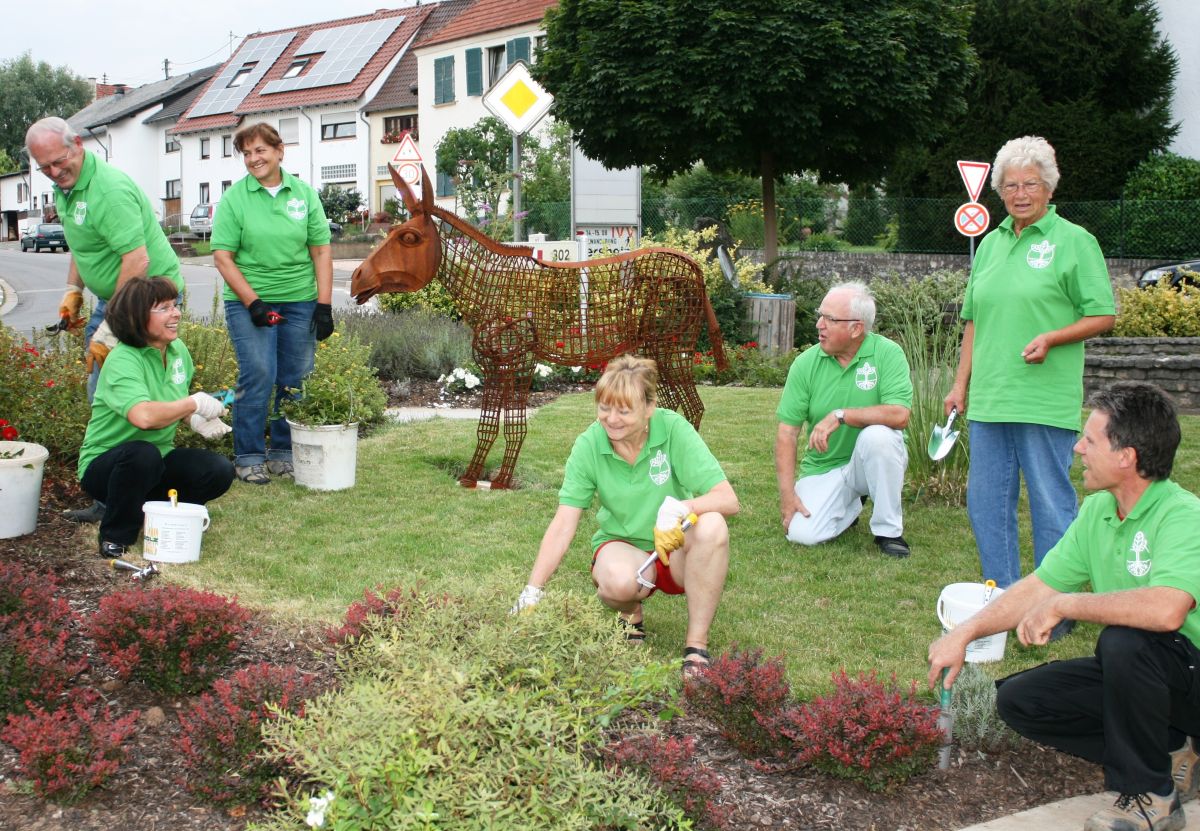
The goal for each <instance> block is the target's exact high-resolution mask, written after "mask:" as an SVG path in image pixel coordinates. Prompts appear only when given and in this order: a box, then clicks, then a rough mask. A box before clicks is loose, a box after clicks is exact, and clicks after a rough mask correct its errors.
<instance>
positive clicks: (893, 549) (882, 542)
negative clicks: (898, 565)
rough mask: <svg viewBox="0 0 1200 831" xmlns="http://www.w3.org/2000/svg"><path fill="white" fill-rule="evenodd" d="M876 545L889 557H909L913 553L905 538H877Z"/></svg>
mask: <svg viewBox="0 0 1200 831" xmlns="http://www.w3.org/2000/svg"><path fill="white" fill-rule="evenodd" d="M875 544H876V545H878V546H879V550H880V551H882V552H883V553H884V554H886V555H888V556H889V557H896V558H901V557H907V556H908V555H909V554H911V553H912V552H911V551H909V549H908V543H906V542H905V541H904V537H876V538H875Z"/></svg>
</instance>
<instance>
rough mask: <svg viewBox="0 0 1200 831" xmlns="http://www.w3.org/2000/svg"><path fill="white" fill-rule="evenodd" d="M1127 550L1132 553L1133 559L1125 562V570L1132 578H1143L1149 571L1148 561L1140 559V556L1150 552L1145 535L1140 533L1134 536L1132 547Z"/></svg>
mask: <svg viewBox="0 0 1200 831" xmlns="http://www.w3.org/2000/svg"><path fill="white" fill-rule="evenodd" d="M1129 550H1130V551H1131V552H1133V559H1132V560H1126V561H1125V570H1126V571H1128V572H1129V573H1130V574H1132V575H1133V576H1134V577H1145V576H1146V575H1147V574H1148V573H1149V571H1150V560H1149V559H1145V560H1143V559H1142V555H1143V554H1145V553H1147V552H1148V551H1149V550H1150V543H1148V542H1147V541H1146V535H1145V534H1143V533H1142V532H1141V531H1138V532H1137V533H1136V534H1134V535H1133V545H1131V546H1129Z"/></svg>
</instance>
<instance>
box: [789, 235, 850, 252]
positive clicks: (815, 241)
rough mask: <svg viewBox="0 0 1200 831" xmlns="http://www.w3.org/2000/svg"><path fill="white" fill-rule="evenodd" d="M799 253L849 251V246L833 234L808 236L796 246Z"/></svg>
mask: <svg viewBox="0 0 1200 831" xmlns="http://www.w3.org/2000/svg"><path fill="white" fill-rule="evenodd" d="M796 247H797V248H799V249H800V250H801V251H849V250H850V244H849V243H847V242H844V241H843V240H841V239H838V238H837V237H836V236H834V235H833V234H829V233H820V234H810V235H809V236H808V237H807V238H806V239H804V240H802V241H801V242H800V244H799V245H798V246H796Z"/></svg>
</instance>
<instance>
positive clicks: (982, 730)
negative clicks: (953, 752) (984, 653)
mask: <svg viewBox="0 0 1200 831" xmlns="http://www.w3.org/2000/svg"><path fill="white" fill-rule="evenodd" d="M952 694H953V698H952V701H951V705H950V706H951V710H952V711H953V713H954V741H955V742H957V743H958V746H959V747H960V748H962V749H963V750H981V751H983V752H985V753H990V752H994V751H997V750H1003V749H1005V748H1009V747H1015V746H1016V745H1017V744H1018V743H1019V742H1020V741H1021V737H1020V736H1019V735H1017V733H1015V732H1013V730H1012V728H1010V727H1009V726H1008V725H1007V724H1005V723H1004V720H1003V719H1001V718H1000V714H999V713H998V712H996V682H995V681H993V680H992V679H991V677H989V676H988V674H987V673H986V672H984V671H983V670H982V669H980V668H979V667H978V666H977V665H976V664H963V668H962V672H960V673H959V674H958V677H957V678H955V679H954V688H953V690H952Z"/></svg>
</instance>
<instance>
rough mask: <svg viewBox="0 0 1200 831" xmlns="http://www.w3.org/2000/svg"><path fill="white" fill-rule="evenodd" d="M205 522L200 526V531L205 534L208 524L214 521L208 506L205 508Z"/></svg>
mask: <svg viewBox="0 0 1200 831" xmlns="http://www.w3.org/2000/svg"><path fill="white" fill-rule="evenodd" d="M203 518H204V524H203V525H201V526H200V533H201V534H203V533H204V532H205V531H207V530H208V526H209V525H210V524H211V523H212V519H211V518H210V517H209V516H208V508H205V509H204V517H203Z"/></svg>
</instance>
